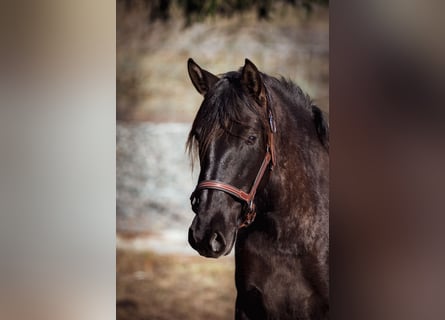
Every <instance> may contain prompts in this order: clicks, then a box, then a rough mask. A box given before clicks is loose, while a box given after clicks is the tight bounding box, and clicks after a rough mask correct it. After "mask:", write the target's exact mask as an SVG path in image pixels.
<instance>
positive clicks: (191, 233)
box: [188, 228, 196, 248]
mask: <svg viewBox="0 0 445 320" xmlns="http://www.w3.org/2000/svg"><path fill="white" fill-rule="evenodd" d="M188 238H189V239H188V240H189V243H190V245H191V246H192V247H193V248H194V247H195V245H196V240H195V236H194V234H193V230H192V228H189V236H188Z"/></svg>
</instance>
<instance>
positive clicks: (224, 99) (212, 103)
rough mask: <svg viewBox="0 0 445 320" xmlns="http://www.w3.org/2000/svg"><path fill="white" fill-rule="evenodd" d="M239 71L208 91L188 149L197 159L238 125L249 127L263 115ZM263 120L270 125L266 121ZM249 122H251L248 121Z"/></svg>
mask: <svg viewBox="0 0 445 320" xmlns="http://www.w3.org/2000/svg"><path fill="white" fill-rule="evenodd" d="M240 76H241V75H240V73H239V72H235V71H233V72H229V73H226V74H224V75H222V76H221V79H220V80H219V81H218V82H217V83H216V84H215V86H214V87H213V88H212V89H211V90H210V91H209V92H208V94H207V95H206V96H205V98H204V101H203V102H202V104H201V106H200V108H199V110H198V113H197V115H196V117H195V120H194V121H193V125H192V129H191V130H190V133H189V136H188V139H187V144H186V147H187V150H188V152H189V155H190V158H191V159H192V167H193V163H194V160H195V159H196V158H197V156H198V155H199V154H201V155H202V154H205V153H206V151H207V149H208V147H209V145H210V143H211V142H212V141H214V139H217V138H218V137H220V136H221V135H223V134H224V133H229V132H230V131H231V127H232V126H233V125H234V124H239V125H242V126H249V123H250V121H251V120H252V118H254V115H260V113H259V109H258V105H257V104H256V103H255V100H254V99H253V98H252V97H250V96H249V95H248V94H247V93H246V92H245V91H244V90H243V89H242V87H241V83H240ZM263 118H264V117H260V119H261V121H262V122H264V123H266V122H267V121H266V119H263ZM246 119H247V120H246Z"/></svg>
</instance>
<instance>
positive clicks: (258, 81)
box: [241, 59, 266, 106]
mask: <svg viewBox="0 0 445 320" xmlns="http://www.w3.org/2000/svg"><path fill="white" fill-rule="evenodd" d="M241 84H242V85H243V86H244V88H246V90H247V92H248V93H249V94H251V95H252V96H253V97H254V98H255V99H256V100H257V101H258V103H259V104H260V105H261V106H266V88H265V87H264V83H263V78H262V76H261V73H260V72H259V71H258V69H257V67H256V66H255V65H254V64H253V62H252V61H250V60H249V59H246V60H245V62H244V67H243V69H242V70H241Z"/></svg>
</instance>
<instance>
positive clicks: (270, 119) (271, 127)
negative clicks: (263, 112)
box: [269, 110, 277, 133]
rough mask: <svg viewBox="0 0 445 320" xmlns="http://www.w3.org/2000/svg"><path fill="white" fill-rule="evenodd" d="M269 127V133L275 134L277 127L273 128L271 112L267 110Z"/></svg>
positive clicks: (273, 121)
mask: <svg viewBox="0 0 445 320" xmlns="http://www.w3.org/2000/svg"><path fill="white" fill-rule="evenodd" d="M269 125H270V131H272V132H273V133H275V132H277V127H276V126H275V120H274V118H273V115H272V111H270V110H269Z"/></svg>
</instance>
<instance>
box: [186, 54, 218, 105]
mask: <svg viewBox="0 0 445 320" xmlns="http://www.w3.org/2000/svg"><path fill="white" fill-rule="evenodd" d="M187 68H188V72H189V76H190V79H191V80H192V83H193V85H194V86H195V88H196V90H198V92H199V93H200V94H202V95H203V96H204V95H205V94H206V93H207V92H209V90H210V89H211V88H212V87H213V86H214V85H215V83H216V82H217V81H218V80H219V78H218V77H217V76H215V75H214V74H211V73H210V72H208V71H206V70H204V69H201V67H200V66H198V65H197V64H196V62H195V61H193V59H192V58H189V59H188V61H187Z"/></svg>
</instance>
